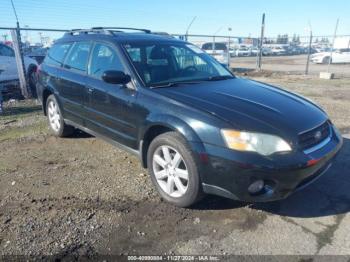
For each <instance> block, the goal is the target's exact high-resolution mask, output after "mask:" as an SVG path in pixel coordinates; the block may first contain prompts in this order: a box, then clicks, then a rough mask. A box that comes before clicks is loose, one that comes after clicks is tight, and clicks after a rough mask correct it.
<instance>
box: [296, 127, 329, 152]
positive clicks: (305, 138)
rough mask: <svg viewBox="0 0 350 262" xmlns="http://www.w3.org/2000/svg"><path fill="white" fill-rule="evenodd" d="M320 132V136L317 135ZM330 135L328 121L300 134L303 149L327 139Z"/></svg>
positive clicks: (300, 143)
mask: <svg viewBox="0 0 350 262" xmlns="http://www.w3.org/2000/svg"><path fill="white" fill-rule="evenodd" d="M317 134H319V136H317ZM329 135H330V125H329V122H328V121H326V122H324V123H323V124H322V125H320V126H318V127H316V128H313V129H312V130H310V131H307V132H304V133H302V134H300V135H299V146H300V148H301V149H303V150H304V149H308V148H310V147H313V146H315V145H317V144H319V143H321V142H322V141H323V140H324V139H326V138H327V137H328V136H329Z"/></svg>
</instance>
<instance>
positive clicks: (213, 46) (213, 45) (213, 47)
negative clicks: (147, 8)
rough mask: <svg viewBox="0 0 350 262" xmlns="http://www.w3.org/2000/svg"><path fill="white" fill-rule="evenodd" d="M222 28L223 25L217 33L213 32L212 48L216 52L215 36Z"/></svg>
mask: <svg viewBox="0 0 350 262" xmlns="http://www.w3.org/2000/svg"><path fill="white" fill-rule="evenodd" d="M221 29H222V26H221V27H219V28H218V30H216V31H215V33H214V34H213V43H212V49H213V53H214V54H215V53H216V51H215V36H216V34H217V33H219V32H220V31H221Z"/></svg>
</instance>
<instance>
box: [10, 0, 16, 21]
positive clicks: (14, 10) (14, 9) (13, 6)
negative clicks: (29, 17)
mask: <svg viewBox="0 0 350 262" xmlns="http://www.w3.org/2000/svg"><path fill="white" fill-rule="evenodd" d="M11 5H12V9H13V12H14V13H15V17H16V21H17V23H18V16H17V12H16V8H15V5H14V3H13V0H11Z"/></svg>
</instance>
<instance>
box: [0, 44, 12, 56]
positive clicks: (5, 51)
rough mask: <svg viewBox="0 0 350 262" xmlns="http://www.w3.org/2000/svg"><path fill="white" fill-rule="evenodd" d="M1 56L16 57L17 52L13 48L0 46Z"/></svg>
mask: <svg viewBox="0 0 350 262" xmlns="http://www.w3.org/2000/svg"><path fill="white" fill-rule="evenodd" d="M0 55H1V56H15V52H14V51H13V49H12V48H10V47H8V46H6V45H0Z"/></svg>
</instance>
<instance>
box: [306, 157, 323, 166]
mask: <svg viewBox="0 0 350 262" xmlns="http://www.w3.org/2000/svg"><path fill="white" fill-rule="evenodd" d="M318 161H320V159H311V160H309V161H307V166H313V165H316V164H317V162H318Z"/></svg>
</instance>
